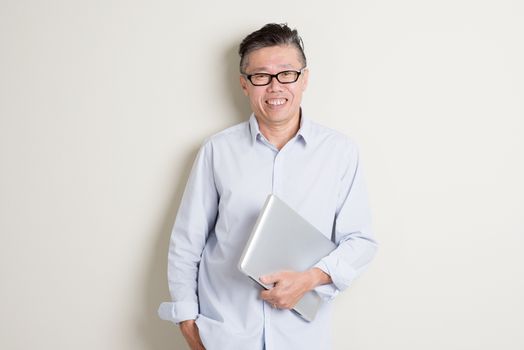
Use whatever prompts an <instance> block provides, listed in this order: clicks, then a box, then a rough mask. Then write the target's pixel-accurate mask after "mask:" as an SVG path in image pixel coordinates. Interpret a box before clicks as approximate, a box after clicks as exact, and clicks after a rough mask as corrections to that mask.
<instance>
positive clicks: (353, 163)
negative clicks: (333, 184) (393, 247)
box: [315, 144, 378, 299]
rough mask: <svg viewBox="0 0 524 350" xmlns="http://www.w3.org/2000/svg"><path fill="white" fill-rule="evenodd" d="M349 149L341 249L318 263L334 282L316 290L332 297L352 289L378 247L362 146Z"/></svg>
mask: <svg viewBox="0 0 524 350" xmlns="http://www.w3.org/2000/svg"><path fill="white" fill-rule="evenodd" d="M348 149H349V152H348V157H349V158H346V159H347V164H348V166H347V167H346V169H345V171H344V173H343V176H342V178H341V180H340V181H341V190H340V192H339V201H338V205H337V211H336V215H335V224H334V231H333V239H334V241H335V243H336V244H337V248H336V249H335V250H334V251H333V252H331V253H330V254H329V255H328V256H326V257H324V258H323V259H321V260H320V261H319V262H318V263H317V264H316V265H315V267H318V268H319V269H321V270H322V271H324V272H325V273H327V274H328V275H329V276H330V277H331V280H332V282H333V283H331V284H327V285H322V286H319V287H317V288H316V289H315V290H316V291H317V292H318V293H319V295H320V296H321V297H322V298H323V299H332V298H334V297H335V296H336V295H337V293H338V292H339V291H343V290H345V289H346V288H348V287H349V286H350V285H351V283H352V282H353V280H354V279H355V278H356V277H357V276H359V275H360V274H361V273H362V271H363V270H364V269H365V268H366V267H367V266H368V264H369V263H370V261H371V260H372V259H373V257H374V256H375V254H376V251H377V247H378V245H377V241H376V240H375V239H374V237H373V234H372V231H371V213H370V209H369V203H368V197H367V192H366V186H365V183H364V179H363V174H362V167H361V165H360V161H359V154H358V149H357V148H356V146H355V145H354V144H349V146H348Z"/></svg>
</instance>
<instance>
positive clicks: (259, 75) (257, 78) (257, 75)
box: [251, 73, 268, 81]
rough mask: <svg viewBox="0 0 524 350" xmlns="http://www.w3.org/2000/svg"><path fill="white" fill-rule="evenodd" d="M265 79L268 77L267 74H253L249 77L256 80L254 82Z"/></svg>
mask: <svg viewBox="0 0 524 350" xmlns="http://www.w3.org/2000/svg"><path fill="white" fill-rule="evenodd" d="M267 77H268V75H267V74H264V73H259V74H253V75H252V76H251V79H253V80H256V81H265V80H266V79H267Z"/></svg>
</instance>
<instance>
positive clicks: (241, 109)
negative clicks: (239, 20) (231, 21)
mask: <svg viewBox="0 0 524 350" xmlns="http://www.w3.org/2000/svg"><path fill="white" fill-rule="evenodd" d="M241 41H242V38H238V40H237V43H235V44H234V46H233V45H231V46H230V47H229V48H228V49H227V50H226V51H225V55H224V66H225V67H226V69H225V70H224V74H225V76H224V79H223V81H224V82H225V87H224V90H223V92H222V94H223V95H224V100H230V101H231V103H232V105H233V107H234V110H235V112H236V114H235V116H236V117H237V119H236V120H234V122H235V123H241V122H243V121H245V120H247V119H248V118H249V116H250V115H251V109H250V107H249V102H248V99H247V97H246V96H244V93H243V92H242V89H241V88H240V82H239V77H240V71H239V63H240V56H238V43H240V42H241ZM219 117H220V116H219ZM225 117H228V116H225Z"/></svg>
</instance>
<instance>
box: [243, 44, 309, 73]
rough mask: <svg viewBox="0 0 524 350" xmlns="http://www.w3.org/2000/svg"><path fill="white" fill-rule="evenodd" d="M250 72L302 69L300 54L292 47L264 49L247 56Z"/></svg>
mask: <svg viewBox="0 0 524 350" xmlns="http://www.w3.org/2000/svg"><path fill="white" fill-rule="evenodd" d="M246 68H247V69H246V70H248V71H256V72H260V71H274V70H282V69H297V70H298V69H300V68H302V67H301V62H300V53H299V51H298V49H297V48H296V47H294V46H291V45H286V46H270V47H264V48H261V49H258V50H255V51H253V52H250V53H249V54H248V56H247V67H246Z"/></svg>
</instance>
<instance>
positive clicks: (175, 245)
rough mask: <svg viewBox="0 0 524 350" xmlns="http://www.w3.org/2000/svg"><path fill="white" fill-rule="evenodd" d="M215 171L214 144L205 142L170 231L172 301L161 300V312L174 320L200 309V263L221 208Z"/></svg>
mask: <svg viewBox="0 0 524 350" xmlns="http://www.w3.org/2000/svg"><path fill="white" fill-rule="evenodd" d="M213 174H214V172H213V149H212V144H211V143H210V142H205V143H204V145H203V146H202V147H201V148H200V150H199V152H198V155H197V157H196V160H195V162H194V164H193V168H192V170H191V174H190V176H189V179H188V182H187V185H186V188H185V191H184V194H183V196H182V201H181V203H180V207H179V210H178V213H177V217H176V220H175V224H174V226H173V230H172V232H171V240H170V244H169V254H168V268H167V274H168V283H169V292H170V294H171V299H172V301H171V302H165V303H162V304H161V305H160V307H159V309H158V314H159V316H160V318H162V319H164V320H169V321H172V322H174V323H179V322H182V321H185V320H189V319H195V318H196V317H197V315H198V312H199V307H198V295H197V277H198V267H199V263H200V259H201V256H202V251H203V249H204V246H205V244H206V240H207V237H208V235H209V233H210V232H211V231H212V230H213V228H214V225H215V221H216V217H217V210H218V194H217V190H216V186H215V181H214V175H213Z"/></svg>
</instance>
